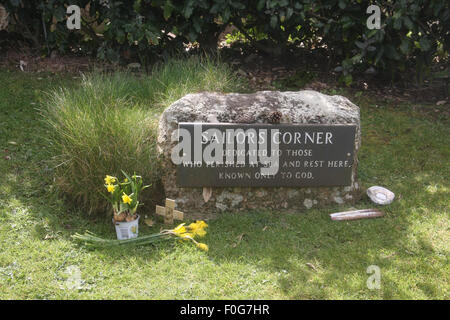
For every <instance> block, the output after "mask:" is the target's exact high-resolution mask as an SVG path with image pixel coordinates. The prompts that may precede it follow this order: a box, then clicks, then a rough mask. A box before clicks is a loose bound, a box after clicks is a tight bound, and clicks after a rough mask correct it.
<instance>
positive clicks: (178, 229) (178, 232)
mask: <svg viewBox="0 0 450 320" xmlns="http://www.w3.org/2000/svg"><path fill="white" fill-rule="evenodd" d="M184 225H185V224H184V223H182V224H180V225H179V226H177V227H176V228H175V229H173V230H172V231H173V233H175V234H176V235H177V236H179V235H181V234H183V233H186V232H187V230H186V227H185V226H184Z"/></svg>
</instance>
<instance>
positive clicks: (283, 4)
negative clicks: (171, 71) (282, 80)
mask: <svg viewBox="0 0 450 320" xmlns="http://www.w3.org/2000/svg"><path fill="white" fill-rule="evenodd" d="M373 3H374V4H376V5H378V6H379V7H380V8H381V14H382V17H381V23H382V26H381V29H380V30H369V29H368V28H367V27H366V21H367V18H368V17H369V15H368V14H367V13H366V9H367V7H368V5H369V4H368V3H367V2H364V1H361V0H323V1H314V0H300V1H294V0H249V1H239V0H186V1H174V0H135V1H133V2H132V5H130V2H127V1H115V0H99V1H88V0H73V1H71V4H77V5H79V6H80V7H81V8H83V10H82V16H83V19H82V30H81V31H70V30H68V29H67V28H66V25H65V19H66V16H65V6H66V5H67V3H66V1H64V0H46V1H43V0H42V1H37V5H35V4H34V2H31V1H22V0H9V1H7V2H6V8H7V10H8V11H9V12H10V13H11V16H12V17H14V19H15V25H16V27H17V31H19V32H22V33H23V34H24V35H25V36H26V37H28V38H29V39H31V41H32V42H33V43H34V44H35V45H36V46H41V47H42V48H44V49H47V50H48V51H50V50H53V49H58V50H60V51H70V50H71V51H73V52H80V51H81V52H93V53H96V54H97V55H98V56H99V57H100V58H104V59H108V60H114V61H119V60H134V61H136V60H137V59H139V60H140V61H141V62H142V63H144V64H146V65H147V64H150V63H152V62H155V61H160V60H161V58H163V57H166V56H167V55H168V54H170V53H172V52H174V51H180V50H182V49H183V45H184V44H185V43H187V42H194V41H196V42H198V43H200V45H201V46H202V47H203V48H211V47H215V44H216V41H217V37H218V36H219V34H220V32H221V31H222V30H223V29H224V28H225V27H226V25H227V24H230V23H231V24H233V25H235V26H236V27H237V28H238V29H239V31H240V32H241V33H242V34H244V35H245V36H246V37H247V38H248V39H249V40H250V42H251V43H252V44H253V45H254V46H255V47H256V48H258V49H259V50H260V51H264V52H267V53H269V54H274V55H279V54H282V53H283V52H284V51H285V50H286V46H287V44H288V43H295V44H298V43H302V45H304V46H307V47H309V48H317V47H326V48H327V49H328V50H329V51H330V54H331V56H333V57H334V58H335V59H339V60H340V61H342V63H341V66H340V68H339V69H338V70H341V71H342V72H343V75H344V77H347V80H349V79H348V77H349V76H350V75H351V73H352V72H354V71H357V70H358V71H359V70H362V71H364V70H366V69H367V68H369V67H374V68H377V69H379V70H387V71H389V72H392V73H398V72H401V71H402V70H404V69H405V68H406V67H407V66H408V64H409V65H415V66H416V67H417V71H418V74H423V71H424V70H425V69H426V66H427V65H429V63H430V62H431V60H432V59H433V58H434V57H435V56H436V55H437V54H439V53H448V51H449V47H450V8H449V2H448V1H447V0H432V1H429V0H414V1H412V0H400V1H391V0H379V1H374V2H373Z"/></svg>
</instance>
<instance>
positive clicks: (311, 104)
mask: <svg viewBox="0 0 450 320" xmlns="http://www.w3.org/2000/svg"><path fill="white" fill-rule="evenodd" d="M274 111H279V112H280V113H281V115H282V118H281V123H299V124H353V125H356V134H355V142H354V143H355V149H354V159H353V166H352V177H351V184H350V185H348V186H342V187H302V188H300V187H296V188H292V187H270V188H265V187H258V188H250V187H245V188H244V187H233V188H229V187H228V188H218V187H212V194H211V196H210V198H209V200H208V201H207V202H205V200H204V196H203V193H204V192H203V191H204V190H203V189H202V188H179V187H177V186H176V166H175V165H174V164H173V163H172V161H171V150H172V148H173V147H174V146H175V145H176V144H177V142H172V140H171V137H172V132H173V131H174V130H176V129H177V128H178V123H180V122H210V123H218V122H224V123H235V122H239V123H242V122H246V123H267V122H268V114H270V113H271V112H274ZM360 139H361V131H360V116H359V108H358V106H356V105H354V104H353V103H352V102H350V101H349V100H348V99H347V98H345V97H342V96H337V95H336V96H329V95H325V94H322V93H319V92H316V91H311V90H304V91H298V92H277V91H261V92H256V93H252V94H237V93H230V94H220V93H210V92H202V93H196V94H188V95H186V96H185V97H183V98H181V99H180V100H178V101H176V102H174V103H173V104H172V105H171V106H170V107H169V108H167V109H166V110H165V111H164V113H163V114H162V116H161V118H160V121H159V135H158V151H159V153H160V157H161V160H162V161H161V163H162V169H163V175H162V182H163V185H164V189H165V193H166V196H167V197H168V198H171V199H175V200H176V203H177V208H178V210H181V211H183V212H185V214H186V216H187V217H189V218H191V219H192V218H208V217H214V216H216V215H218V214H220V213H221V212H231V211H238V210H250V209H277V210H289V209H292V210H298V211H301V210H307V209H311V208H316V207H322V206H324V205H329V204H344V203H353V202H354V201H355V200H357V198H359V196H360V189H359V184H358V181H357V164H358V161H357V152H358V149H359V147H360ZM205 191H209V190H205ZM206 194H208V192H206ZM207 198H208V197H207Z"/></svg>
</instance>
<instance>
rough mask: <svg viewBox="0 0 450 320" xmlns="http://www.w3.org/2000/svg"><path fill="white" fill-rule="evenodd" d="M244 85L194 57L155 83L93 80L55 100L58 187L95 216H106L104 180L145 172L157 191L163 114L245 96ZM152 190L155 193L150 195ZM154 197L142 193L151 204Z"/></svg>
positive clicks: (51, 117)
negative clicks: (189, 101) (210, 98)
mask: <svg viewBox="0 0 450 320" xmlns="http://www.w3.org/2000/svg"><path fill="white" fill-rule="evenodd" d="M241 89H242V87H240V82H239V81H238V80H237V79H235V77H234V75H233V73H232V72H231V71H230V69H228V67H227V66H226V65H224V64H222V63H220V62H214V61H211V60H205V59H200V58H191V59H189V60H170V61H169V62H168V63H166V64H162V65H158V66H156V67H155V68H154V69H153V71H152V74H151V75H150V76H143V77H141V78H137V77H135V76H132V75H129V74H123V73H116V74H113V75H107V74H98V73H94V74H90V75H88V76H85V77H83V79H82V82H81V85H80V86H79V87H76V88H70V89H60V90H57V91H53V92H51V93H50V94H49V98H48V100H47V101H46V103H45V108H44V110H43V115H44V119H45V122H46V123H47V124H48V126H49V130H48V133H49V136H48V137H47V139H48V141H49V143H48V144H49V146H50V148H49V149H50V152H51V155H56V156H54V158H53V165H52V167H54V168H55V169H54V173H55V179H56V181H55V184H56V186H57V187H58V189H59V190H60V191H61V192H62V193H63V194H65V195H66V197H67V199H70V200H72V201H74V202H76V203H77V205H78V206H80V207H83V208H85V209H86V210H87V211H88V212H95V211H102V210H105V209H106V208H105V205H106V201H105V199H104V198H103V197H102V196H101V194H100V193H101V192H104V190H103V189H104V187H103V178H104V176H105V174H110V175H115V176H117V175H120V173H121V169H125V170H128V171H129V172H130V173H133V172H138V173H139V174H140V175H142V178H143V180H144V181H145V182H146V183H148V184H152V185H153V186H155V185H157V182H158V180H159V166H158V161H157V151H156V138H157V137H156V135H157V125H158V119H159V114H160V112H161V111H162V110H163V108H164V107H167V106H168V105H169V104H170V103H172V102H174V101H175V100H177V99H179V98H181V97H182V96H184V95H185V94H187V93H190V92H198V91H207V90H211V91H221V92H227V91H239V90H241ZM149 190H150V191H149ZM152 190H153V191H155V189H151V188H150V189H147V190H146V192H144V193H143V194H142V196H143V202H144V203H146V202H148V201H149V200H151V199H152V196H153V195H152Z"/></svg>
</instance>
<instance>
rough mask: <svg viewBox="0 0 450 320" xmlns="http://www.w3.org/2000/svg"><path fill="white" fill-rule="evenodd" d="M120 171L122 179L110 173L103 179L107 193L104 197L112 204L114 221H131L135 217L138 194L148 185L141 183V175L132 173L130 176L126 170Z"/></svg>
mask: <svg viewBox="0 0 450 320" xmlns="http://www.w3.org/2000/svg"><path fill="white" fill-rule="evenodd" d="M122 173H123V175H124V176H125V179H124V180H122V181H119V179H118V178H117V177H114V176H110V175H107V176H106V177H105V179H104V180H105V188H106V190H107V191H108V194H109V195H108V196H105V198H106V199H107V200H108V201H109V202H110V203H111V205H112V208H113V213H114V221H115V222H123V221H133V220H135V219H136V218H137V215H136V210H137V208H138V206H139V195H140V193H141V191H142V190H144V189H145V188H148V187H149V185H147V186H144V185H143V182H142V177H141V176H138V175H136V174H134V175H132V176H131V177H130V176H129V175H128V174H127V173H126V172H124V171H122Z"/></svg>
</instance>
